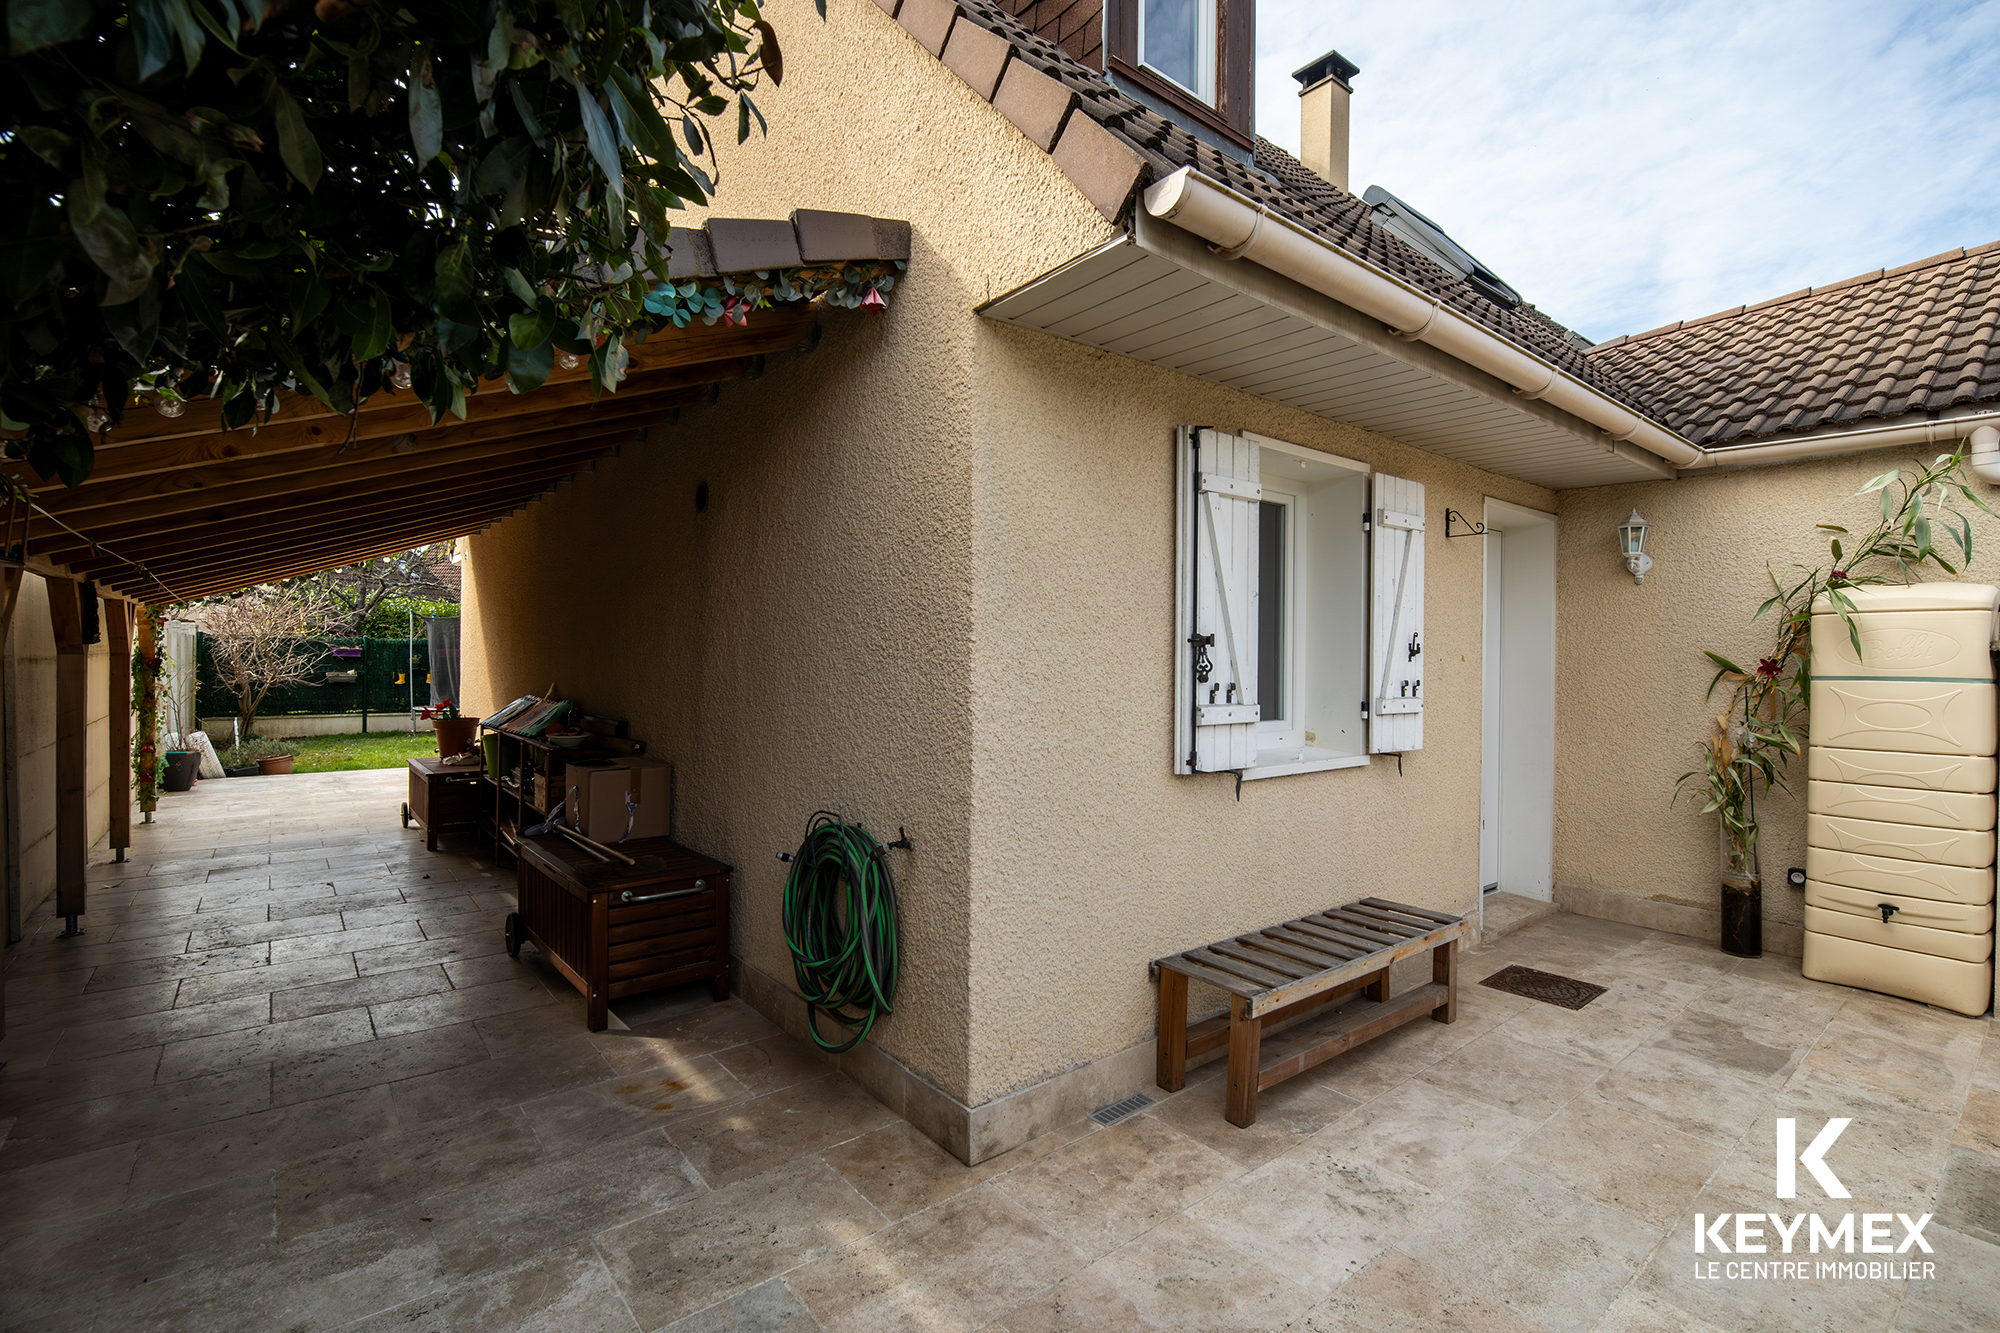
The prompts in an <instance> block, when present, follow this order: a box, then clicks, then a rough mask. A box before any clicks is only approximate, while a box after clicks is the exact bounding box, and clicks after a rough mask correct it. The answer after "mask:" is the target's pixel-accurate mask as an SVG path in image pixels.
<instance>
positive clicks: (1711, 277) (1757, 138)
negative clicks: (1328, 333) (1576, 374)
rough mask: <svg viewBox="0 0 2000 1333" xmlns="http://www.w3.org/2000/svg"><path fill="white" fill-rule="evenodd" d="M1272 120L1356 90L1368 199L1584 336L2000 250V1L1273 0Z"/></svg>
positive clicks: (1260, 96) (1262, 111)
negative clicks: (1328, 61)
mask: <svg viewBox="0 0 2000 1333" xmlns="http://www.w3.org/2000/svg"><path fill="white" fill-rule="evenodd" d="M1257 22H1258V39H1257V67H1258V83H1257V118H1258V129H1259V131H1260V132H1261V133H1262V134H1264V135H1265V137H1267V138H1269V139H1272V140H1273V141H1275V142H1277V143H1280V144H1283V145H1284V146H1285V147H1287V148H1290V149H1293V150H1296V149H1297V146H1298V133H1299V129H1298V97H1297V91H1298V86H1297V84H1295V83H1294V82H1293V81H1292V79H1291V77H1290V72H1291V71H1292V70H1294V69H1296V68H1298V67H1299V66H1301V65H1303V64H1305V63H1306V62H1307V61H1309V60H1311V59H1313V58H1315V57H1317V56H1318V55H1320V54H1321V53H1323V52H1325V51H1326V50H1328V49H1335V50H1338V51H1340V52H1341V54H1343V55H1345V56H1346V57H1347V58H1348V59H1350V60H1352V61H1354V63H1356V64H1358V65H1359V66H1361V73H1360V75H1358V76H1357V77H1356V79H1355V80H1354V88H1355V96H1354V103H1353V182H1352V183H1353V186H1354V188H1355V190H1356V191H1357V192H1358V191H1359V190H1360V189H1362V188H1363V187H1365V186H1367V185H1371V184H1380V185H1382V186H1383V187H1385V188H1387V189H1389V190H1391V191H1393V192H1394V193H1396V194H1398V195H1401V196H1402V197H1403V198H1405V199H1407V200H1408V201H1409V202H1410V203H1411V204H1412V205H1414V206H1415V207H1417V208H1419V209H1421V210H1422V211H1423V212H1424V213H1426V214H1428V215H1429V216H1430V217H1431V218H1432V219H1433V220H1435V221H1436V222H1437V223H1438V224H1439V225H1440V226H1442V227H1444V228H1445V230H1447V231H1448V232H1450V233H1451V234H1452V236H1453V238H1454V239H1456V240H1457V241H1458V242H1459V243H1460V244H1462V245H1464V246H1465V248H1466V249H1468V250H1470V251H1471V252H1472V253H1473V254H1475V255H1478V256H1479V258H1480V259H1481V260H1482V261H1483V262H1485V263H1486V264H1487V265H1488V266H1489V267H1491V268H1492V269H1493V270H1494V272H1496V273H1498V274H1499V275H1500V276H1501V277H1503V278H1505V279H1506V280H1507V281H1508V282H1510V283H1512V284H1513V285H1514V286H1515V287H1517V288H1518V289H1520V290H1521V292H1522V293H1523V294H1524V295H1526V296H1527V298H1528V299H1529V300H1531V301H1533V302H1535V303H1536V304H1537V305H1539V306H1540V307H1541V308H1542V309H1543V310H1545V311H1547V312H1548V313H1549V314H1551V315H1553V316H1554V317H1555V318H1557V319H1559V320H1562V321H1563V322H1564V323H1566V324H1569V325H1571V326H1572V327H1574V328H1577V329H1578V330H1579V331H1581V332H1583V333H1584V334H1586V335H1587V336H1590V337H1592V338H1598V339H1603V338H1609V337H1615V336H1616V335H1618V334H1621V333H1635V332H1638V331H1640V330H1643V329H1648V328H1653V327H1655V326H1657V325H1660V324H1664V323H1668V322H1671V321H1673V320H1677V319H1693V318H1698V317H1700V316H1702V315H1706V314H1710V313H1712V312H1714V311H1716V310H1719V309H1725V308H1727V307H1730V306H1735V305H1742V304H1744V303H1746V302H1749V303H1754V302H1757V301H1760V300H1763V299H1765V298H1767V297H1771V296H1777V295H1780V294H1782V293H1785V292H1788V291H1793V290H1796V289H1798V288H1800V287H1810V286H1819V285H1824V284H1826V283H1829V282H1837V281H1839V280H1840V279H1842V278H1846V277H1851V276H1852V275H1854V274H1856V273H1861V272H1866V271H1868V270H1871V269H1876V268H1882V267H1885V266H1888V267H1894V266H1895V265H1897V264H1902V263H1907V262H1908V261H1910V260H1913V259H1921V258H1923V257H1925V256H1927V255H1932V254H1936V253H1938V252H1939V251H1942V250H1949V249H1951V248H1953V247H1955V246H1961V245H1964V246H1972V245H1983V244H1985V243H1986V242H1988V241H1991V240H1996V239H2000V201H1996V188H1995V187H1996V183H2000V4H1993V3H1986V4H1979V3H1972V4H1922V3H1909V2H1907V0H1897V2H1891V0H1878V2H1877V3H1868V2H1867V0H1818V2H1817V3H1815V2H1813V0H1794V2H1792V3H1781V2H1777V0H1771V2H1767V3H1755V2H1754V0H1692V2H1690V3H1682V4H1667V3H1656V4H1631V5H1604V4H1597V5H1585V4H1580V3H1560V2H1559V0H1516V3H1512V4H1504V5H1503V4H1495V3H1492V2H1491V0H1485V2H1484V3H1471V2H1469V0H1395V2H1394V3H1389V4H1378V5H1370V6H1362V5H1348V4H1342V5H1338V6H1331V5H1328V4H1326V3H1325V0H1263V2H1262V3H1261V4H1259V6H1258V11H1257Z"/></svg>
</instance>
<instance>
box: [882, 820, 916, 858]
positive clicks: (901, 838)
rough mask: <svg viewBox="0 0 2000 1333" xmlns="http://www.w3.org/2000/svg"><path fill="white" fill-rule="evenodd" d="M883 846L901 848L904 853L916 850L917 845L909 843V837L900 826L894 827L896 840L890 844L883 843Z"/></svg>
mask: <svg viewBox="0 0 2000 1333" xmlns="http://www.w3.org/2000/svg"><path fill="white" fill-rule="evenodd" d="M884 846H888V847H901V848H902V849H903V850H904V851H906V852H914V851H915V850H917V844H915V843H914V842H911V841H910V835H909V834H908V833H907V832H905V831H904V829H903V826H902V825H901V824H898V825H896V840H895V841H894V842H891V843H885V844H884Z"/></svg>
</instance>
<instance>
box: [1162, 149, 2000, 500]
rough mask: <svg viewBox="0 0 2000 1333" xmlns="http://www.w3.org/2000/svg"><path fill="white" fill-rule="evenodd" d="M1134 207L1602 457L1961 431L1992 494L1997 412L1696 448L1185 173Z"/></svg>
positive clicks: (1845, 448) (1678, 463)
mask: <svg viewBox="0 0 2000 1333" xmlns="http://www.w3.org/2000/svg"><path fill="white" fill-rule="evenodd" d="M1144 202H1145V207H1146V211H1147V212H1148V213H1150V214H1152V215H1153V216H1154V217H1156V218H1159V219H1160V220H1161V221H1163V222H1171V223H1173V224H1174V225H1175V226H1177V227H1179V228H1181V229H1182V230H1184V231H1187V232H1191V233H1192V234H1194V235H1196V236H1199V237H1201V238H1202V239H1204V240H1206V241H1207V242H1208V243H1209V248H1210V249H1212V250H1214V251H1215V252H1216V253H1217V254H1218V255H1219V256H1221V257H1222V258H1224V259H1248V260H1250V261H1251V262H1253V263H1255V264H1258V265H1260V266H1261V267H1263V268H1267V269H1270V270H1271V271H1272V272H1274V273H1280V274H1283V275H1284V276H1285V277H1288V278H1290V279H1292V280H1293V281H1294V282H1297V283H1299V284H1301V285H1302V286H1305V287H1309V288H1311V289H1312V290H1313V291H1316V292H1319V293H1321V294H1322V295H1324V296H1329V297H1332V298H1333V299H1334V300H1336V301H1339V302H1340V303H1341V304H1342V305H1346V306H1351V307H1352V308H1354V309H1356V310H1359V311H1361V312H1362V313H1363V314H1365V315H1369V316H1372V317H1373V318H1375V319H1379V320H1381V321H1382V322H1383V323H1384V324H1387V325H1388V326H1389V330H1390V332H1391V333H1393V334H1395V336H1396V337H1398V338H1401V339H1404V340H1405V341H1408V342H1424V343H1429V344H1430V345H1431V346H1433V347H1435V348H1437V349H1438V350H1439V351H1442V352H1445V353H1447V354H1449V355H1450V356H1452V357H1455V358H1456V359H1458V360H1459V361H1462V362H1464V363H1465V364H1467V365H1469V366H1474V367H1477V368H1478V369H1480V370H1483V371H1485V372H1487V373H1488V374H1490V375H1493V376H1495V377H1497V378H1499V379H1501V380H1504V381H1506V382H1507V383H1508V384H1510V385H1512V386H1513V388H1514V392H1515V393H1517V394H1519V395H1520V396H1521V397H1522V398H1526V399H1540V400H1541V401H1542V402H1545V403H1549V404H1551V405H1553V406H1555V407H1558V408H1561V409H1562V410H1563V411H1565V412H1568V413H1569V414H1570V415H1572V416H1575V417H1579V418H1581V419H1582V420H1584V421H1587V422H1589V423H1590V424H1591V425H1593V426H1595V427H1597V428H1598V429H1599V430H1601V431H1603V432H1604V434H1605V437H1606V440H1607V447H1609V444H1610V443H1613V442H1630V443H1631V444H1634V445H1636V446H1637V447H1639V448H1641V449H1644V450H1645V451H1646V452H1647V453H1650V454H1653V455H1656V456H1657V457H1659V458H1662V459H1664V460H1666V461H1667V462H1668V463H1670V464H1672V465H1673V466H1675V467H1677V468H1705V467H1719V466H1732V465H1740V464H1753V463H1775V462H1782V461H1786V460H1789V459H1794V458H1807V457H1825V456H1829V455H1834V454H1851V453H1863V452H1866V451H1868V450H1871V449H1885V448H1892V447H1895V446H1897V445H1903V444H1941V443H1944V442H1946V441H1948V440H1949V441H1956V440H1958V439H1961V438H1963V437H1964V436H1965V434H1966V433H1967V431H1968V430H1970V432H1971V434H1972V439H1973V447H1972V458H1971V463H1970V466H1971V468H1972V471H1973V474H1974V475H1975V476H1978V477H1980V478H1982V479H1983V480H1986V481H1989V482H1993V483H1995V484H1996V485H2000V429H1996V426H2000V411H1994V412H1981V413H1975V414H1970V415H1967V416H1962V417H1951V418H1946V419H1943V420H1939V421H1929V422H1924V423H1921V424H1918V425H1904V426H1879V427H1871V428H1866V429H1862V430H1853V431H1839V432H1829V433H1827V434H1822V435H1808V436H1800V437H1798V438H1796V439H1789V440H1774V441H1769V442H1767V443H1763V444H1745V445H1737V446H1734V447H1724V448H1721V449H1704V448H1702V447H1700V446H1699V445H1696V444H1692V443H1690V442H1689V441H1687V440H1686V439H1683V438H1682V437H1681V436H1679V435H1677V434H1675V433H1674V432H1672V431H1669V430H1667V429H1666V428H1665V427H1663V426H1660V425H1658V424H1657V423H1655V422H1653V421H1651V420H1650V419H1648V418H1646V417H1644V416H1641V415H1640V414H1639V413H1637V412H1634V411H1633V410H1632V409H1631V408H1629V407H1626V406H1625V405H1624V404H1622V403H1620V402H1618V401H1616V400H1615V399H1612V398H1610V397H1607V396H1606V395H1605V394H1603V393H1601V392H1599V391H1598V390H1596V389H1593V388H1591V387H1590V386H1589V385H1587V384H1585V383H1583V382H1582V381H1581V380H1579V379H1577V378H1576V377H1575V376H1573V375H1571V374H1569V373H1568V372H1567V371H1564V370H1562V369H1560V368H1559V367H1556V366H1553V365H1551V364H1550V363H1548V362H1547V361H1544V360H1542V359H1541V358H1540V357H1538V356H1535V355H1533V354H1532V353H1529V352H1526V351H1523V350H1522V349H1521V348H1519V347H1516V346H1515V345H1514V344H1512V343H1510V342H1508V341H1507V340H1506V339H1504V338H1502V337H1500V336H1499V335H1498V334H1496V333H1494V332H1492V331H1491V330H1489V329H1487V328H1485V327H1484V326H1482V325H1480V324H1476V323H1474V322H1473V321H1472V320H1469V319H1467V318H1465V317H1464V316H1463V315H1460V314H1458V313H1457V312H1456V311H1454V310H1451V309H1450V308H1448V307H1447V306H1445V304H1444V303H1443V302H1442V301H1439V300H1438V299H1437V298H1436V297H1433V296H1428V295H1425V294H1424V293H1422V292H1419V291H1417V290H1416V289H1415V288H1414V287H1411V286H1410V285H1409V284H1408V283H1405V282H1404V281H1402V280H1401V279H1400V278H1396V277H1394V276H1392V275H1390V274H1388V273H1385V272H1383V271H1382V270H1381V269H1378V268H1376V267H1375V266H1374V265H1373V264H1370V263H1368V262H1367V261H1366V260H1364V259H1360V258H1357V257H1355V256H1353V255H1350V254H1348V253H1346V252H1345V251H1343V250H1340V249H1338V248H1337V247H1335V246H1334V245H1333V244H1332V243H1331V242H1329V241H1327V240H1325V239H1324V238H1322V237H1319V236H1316V235H1314V234H1313V233H1312V232H1309V231H1307V230H1306V229H1305V228H1303V227H1301V226H1299V225H1298V224H1297V223H1294V222H1292V221H1290V220H1289V219H1287V218H1283V217H1280V216H1279V215H1278V214H1276V213H1273V212H1271V210H1269V209H1268V208H1265V207H1264V206H1263V205H1261V204H1258V203H1256V202H1254V201H1253V200H1250V199H1247V198H1245V197H1244V196H1243V195H1240V194H1238V193H1237V192H1236V191H1234V190H1232V189H1230V188H1229V187H1228V186H1226V185H1223V184H1221V183H1220V182H1217V181H1214V180H1211V179H1209V178H1208V177H1206V176H1203V175H1201V174H1200V173H1199V172H1197V171H1195V170H1194V168H1192V167H1182V168H1181V169H1180V170H1178V171H1176V172H1174V173H1173V174H1172V175H1170V176H1168V177H1167V178H1166V179H1164V180H1162V181H1160V182H1159V183H1158V184H1157V185H1154V186H1153V187H1151V188H1150V189H1148V190H1147V191H1146V193H1145V198H1144ZM1989 423H1992V424H1989Z"/></svg>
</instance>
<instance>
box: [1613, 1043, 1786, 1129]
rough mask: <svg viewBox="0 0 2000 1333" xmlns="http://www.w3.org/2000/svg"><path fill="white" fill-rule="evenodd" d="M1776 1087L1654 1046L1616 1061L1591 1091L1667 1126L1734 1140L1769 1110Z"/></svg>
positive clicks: (1640, 1049) (1644, 1117)
mask: <svg viewBox="0 0 2000 1333" xmlns="http://www.w3.org/2000/svg"><path fill="white" fill-rule="evenodd" d="M1773 1092H1774V1090H1773V1089H1772V1088H1771V1087H1770V1086H1769V1085H1768V1084H1766V1083H1763V1082H1761V1081H1759V1080H1756V1079H1751V1078H1746V1077H1743V1076H1741V1075H1737V1074H1733V1073H1730V1072H1729V1071H1728V1070H1725V1069H1722V1068H1720V1067H1718V1066H1716V1065H1714V1064H1711V1063H1710V1062H1709V1061H1707V1060H1703V1059H1701V1058H1700V1057H1698V1056H1693V1055H1689V1054H1687V1053H1686V1052H1684V1051H1675V1050H1667V1049H1663V1048H1661V1047H1658V1046H1650V1045H1649V1046H1641V1047H1640V1048H1639V1049H1638V1050H1636V1051H1634V1052H1632V1054H1630V1055H1628V1056H1626V1057H1625V1058H1624V1059H1623V1060H1620V1061H1619V1062H1618V1063H1617V1064H1616V1065H1613V1066H1612V1067H1611V1069H1610V1071H1609V1072H1607V1073H1606V1074H1605V1075H1604V1076H1603V1077H1602V1078H1600V1079H1598V1080H1597V1082H1596V1083H1595V1084H1594V1085H1593V1086H1592V1088H1591V1092H1590V1095H1592V1096H1596V1097H1602V1098H1603V1099H1604V1100H1605V1101H1607V1102H1610V1103H1611V1104H1612V1105H1613V1106H1617V1107H1620V1108H1622V1109H1624V1110H1626V1111H1629V1112H1631V1113H1632V1114H1634V1115H1637V1116H1639V1117H1640V1118H1641V1119H1644V1120H1650V1121H1652V1122H1653V1123H1654V1124H1656V1125H1661V1126H1663V1127H1665V1128H1667V1129H1673V1130H1678V1131H1680V1132H1681V1133H1683V1134H1687V1135H1690V1136H1692V1137H1694V1138H1698V1139H1706V1140H1709V1141H1711V1142H1714V1143H1720V1144H1732V1143H1734V1142H1736V1140H1737V1139H1739V1138H1741V1137H1742V1135H1743V1134H1744V1132H1745V1131H1746V1130H1748V1129H1749V1128H1750V1126H1751V1124H1752V1123H1753V1122H1754V1121H1755V1120H1756V1119H1757V1117H1758V1116H1759V1115H1761V1114H1763V1113H1764V1109H1765V1108H1766V1107H1767V1106H1769V1105H1770V1102H1771V1097H1772V1095H1773Z"/></svg>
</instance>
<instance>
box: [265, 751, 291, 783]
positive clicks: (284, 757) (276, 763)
mask: <svg viewBox="0 0 2000 1333" xmlns="http://www.w3.org/2000/svg"><path fill="white" fill-rule="evenodd" d="M291 771H292V756H290V755H288V754H274V755H272V756H271V757H270V758H269V759H259V760H258V761H257V772H258V773H259V774H260V775H262V776H264V777H267V778H269V777H276V776H277V775H278V774H280V773H289V772H291Z"/></svg>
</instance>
